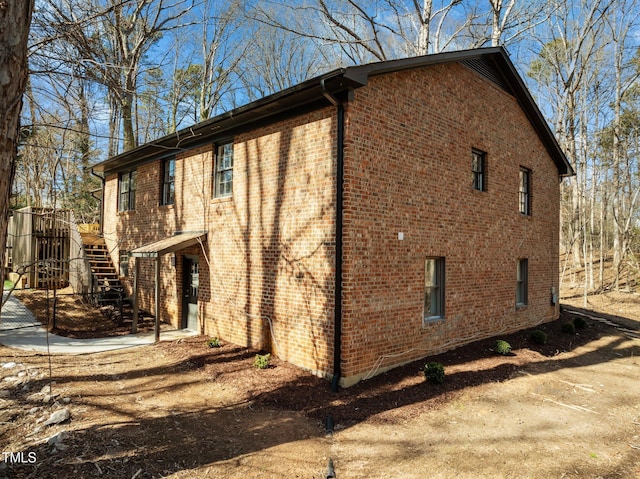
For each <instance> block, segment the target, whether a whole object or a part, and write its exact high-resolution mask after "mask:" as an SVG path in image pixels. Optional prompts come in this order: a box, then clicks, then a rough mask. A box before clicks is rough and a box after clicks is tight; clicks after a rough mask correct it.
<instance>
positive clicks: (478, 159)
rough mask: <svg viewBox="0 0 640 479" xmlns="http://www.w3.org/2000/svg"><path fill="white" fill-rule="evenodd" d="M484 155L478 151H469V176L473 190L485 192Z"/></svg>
mask: <svg viewBox="0 0 640 479" xmlns="http://www.w3.org/2000/svg"><path fill="white" fill-rule="evenodd" d="M486 157H487V155H486V153H484V152H482V151H480V150H475V149H474V150H472V151H471V174H472V178H473V189H474V190H478V191H487V162H486Z"/></svg>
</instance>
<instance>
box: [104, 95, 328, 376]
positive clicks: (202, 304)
mask: <svg viewBox="0 0 640 479" xmlns="http://www.w3.org/2000/svg"><path fill="white" fill-rule="evenodd" d="M334 138H335V110H334V109H333V108H331V107H329V106H328V107H327V108H324V109H322V110H319V111H316V112H313V113H309V114H305V115H300V116H297V117H294V118H291V119H288V120H284V121H280V122H278V123H276V124H273V125H270V126H267V127H264V128H261V129H259V130H254V131H250V132H246V133H242V134H238V135H237V136H236V137H235V138H234V171H233V196H232V197H231V198H222V199H213V198H212V193H211V192H212V184H211V178H212V171H213V151H214V145H213V144H211V145H206V146H203V147H201V148H199V149H197V150H193V151H188V152H184V153H180V154H179V155H178V156H177V157H176V159H177V161H176V183H175V185H176V188H175V190H176V193H175V204H174V205H172V206H159V201H160V175H161V166H160V165H161V164H160V161H154V162H150V163H146V164H144V165H141V166H139V167H138V170H137V171H138V172H137V175H138V185H137V193H136V194H137V197H136V209H135V211H131V212H122V213H118V212H117V188H118V186H117V175H111V176H109V177H108V178H107V182H106V185H105V208H106V210H105V224H104V232H105V238H106V240H107V242H108V244H109V245H110V247H111V249H112V255H113V258H114V261H117V260H118V252H119V251H120V250H123V251H129V250H131V249H134V248H135V247H138V246H141V245H144V244H147V243H150V242H152V241H157V240H159V239H162V238H163V237H165V236H169V235H172V234H173V233H174V232H175V231H196V230H206V231H207V232H208V234H207V241H206V243H205V244H204V247H200V246H196V247H190V248H188V249H187V250H184V251H179V252H177V253H176V254H175V261H174V263H175V266H174V265H172V264H171V256H172V255H166V256H165V257H164V258H163V262H162V270H161V271H162V295H161V296H162V304H161V317H162V319H163V320H165V321H169V322H171V323H172V324H173V325H174V326H179V325H180V321H181V317H182V316H181V315H182V304H181V297H182V296H181V281H182V258H183V255H184V254H197V255H198V256H199V261H200V271H201V278H200V290H199V309H200V317H201V318H203V319H204V321H203V322H202V332H203V333H204V334H207V335H210V336H219V337H220V338H222V339H223V340H228V341H232V342H234V343H237V344H241V345H246V346H251V347H255V348H265V349H271V350H273V351H274V353H275V354H277V355H278V356H279V357H281V358H283V359H285V360H288V361H290V362H292V363H294V364H297V365H299V366H301V367H304V368H306V369H309V370H311V371H314V372H315V373H316V374H320V375H325V376H328V375H330V373H331V369H332V367H333V361H332V357H333V349H332V342H333V335H334V332H333V301H334V294H333V290H334V267H335V259H334V252H335V229H334V222H335V207H334V203H335V194H336V193H335V140H334ZM140 261H141V263H140V264H141V267H142V271H141V275H140V285H141V289H140V293H141V300H142V307H143V308H146V309H149V310H154V303H153V286H154V273H153V271H154V269H153V267H154V263H153V260H152V259H142V260H140ZM116 264H117V263H116ZM205 271H206V272H207V274H203V273H204V272H205ZM130 272H131V273H130V275H129V278H128V285H129V288H131V285H132V278H133V261H131V267H130ZM272 332H273V334H272Z"/></svg>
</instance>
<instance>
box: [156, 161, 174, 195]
mask: <svg viewBox="0 0 640 479" xmlns="http://www.w3.org/2000/svg"><path fill="white" fill-rule="evenodd" d="M175 188H176V160H175V158H170V159H168V160H164V161H163V162H162V198H161V201H160V204H162V205H172V204H173V203H174V201H175Z"/></svg>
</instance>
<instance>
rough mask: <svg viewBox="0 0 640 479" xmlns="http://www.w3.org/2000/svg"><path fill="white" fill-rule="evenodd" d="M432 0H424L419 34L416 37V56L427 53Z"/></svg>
mask: <svg viewBox="0 0 640 479" xmlns="http://www.w3.org/2000/svg"><path fill="white" fill-rule="evenodd" d="M432 7H433V0H424V3H423V4H422V12H421V13H420V33H419V36H418V55H427V54H428V53H429V24H430V23H431V10H432Z"/></svg>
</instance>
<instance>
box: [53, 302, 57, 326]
mask: <svg viewBox="0 0 640 479" xmlns="http://www.w3.org/2000/svg"><path fill="white" fill-rule="evenodd" d="M57 312H58V297H57V296H56V295H55V294H54V295H53V329H54V330H55V329H56V325H57V321H56V319H57V316H58V314H57Z"/></svg>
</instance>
